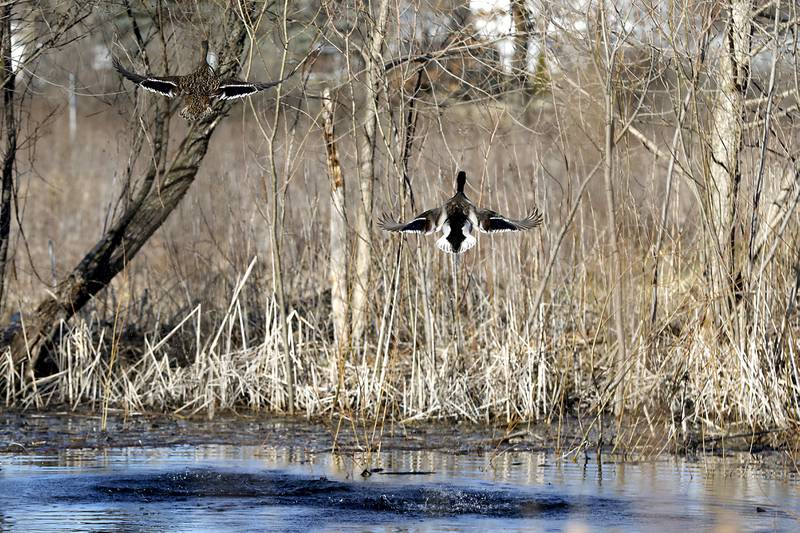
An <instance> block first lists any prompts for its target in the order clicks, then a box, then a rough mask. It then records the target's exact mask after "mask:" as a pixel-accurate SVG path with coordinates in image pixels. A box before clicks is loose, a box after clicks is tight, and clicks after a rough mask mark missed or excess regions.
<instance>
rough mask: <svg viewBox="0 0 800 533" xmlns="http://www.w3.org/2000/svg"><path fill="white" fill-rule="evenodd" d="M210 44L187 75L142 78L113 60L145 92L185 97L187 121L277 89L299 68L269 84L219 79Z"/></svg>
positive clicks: (115, 66)
mask: <svg viewBox="0 0 800 533" xmlns="http://www.w3.org/2000/svg"><path fill="white" fill-rule="evenodd" d="M207 56H208V41H203V42H202V43H201V57H200V61H199V65H198V66H197V68H196V69H195V70H194V71H193V72H191V73H190V74H187V75H185V76H152V75H150V74H148V75H145V76H142V75H140V74H137V73H135V72H131V71H129V70H126V69H124V68H123V67H122V65H120V63H119V60H118V59H117V58H116V57H115V58H114V59H113V63H114V68H115V69H116V70H117V72H119V73H120V74H122V75H123V76H124V77H125V78H127V79H129V80H130V81H132V82H133V83H135V84H136V85H138V86H140V87H141V88H142V89H146V90H148V91H151V92H154V93H158V94H161V95H163V96H166V97H169V98H174V97H176V96H182V97H183V102H184V106H183V107H182V108H181V110H180V115H181V116H182V117H183V118H184V119H186V120H198V119H201V118H204V117H206V116H208V115H209V114H210V113H211V105H212V104H213V103H214V102H216V101H217V100H233V99H235V98H244V97H245V96H250V95H251V94H254V93H257V92H259V91H263V90H264V89H269V88H270V87H274V86H275V85H278V84H279V83H282V82H284V81H286V79H287V78H289V77H290V76H292V74H294V73H295V72H296V70H297V69H295V70H293V71H292V72H290V73H289V75H288V76H286V77H285V78H283V79H280V80H277V81H271V82H267V83H261V82H250V81H242V80H237V79H227V78H226V79H223V78H220V77H219V76H218V75H217V73H216V71H215V70H214V68H213V67H212V66H211V65H209V64H208V61H207V59H206V57H207Z"/></svg>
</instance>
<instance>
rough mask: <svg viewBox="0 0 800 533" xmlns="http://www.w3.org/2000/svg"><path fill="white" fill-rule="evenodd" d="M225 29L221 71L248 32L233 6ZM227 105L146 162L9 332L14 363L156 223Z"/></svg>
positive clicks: (182, 188)
mask: <svg viewBox="0 0 800 533" xmlns="http://www.w3.org/2000/svg"><path fill="white" fill-rule="evenodd" d="M225 27H226V30H227V31H226V33H225V35H229V36H230V38H229V39H228V40H227V41H226V43H225V45H224V47H223V48H222V49H221V50H220V60H221V63H223V64H227V65H229V66H228V67H227V68H223V69H221V70H222V72H223V73H224V74H231V73H232V71H233V68H235V67H234V65H235V61H236V59H237V58H238V57H239V56H241V54H242V51H243V49H244V42H245V37H246V35H247V32H246V29H245V27H244V26H243V24H242V23H241V19H240V18H239V16H238V15H237V14H236V13H235V11H234V10H230V11H229V15H228V16H227V18H226V23H225ZM226 109H227V106H226V105H220V106H218V107H217V108H216V109H215V110H214V112H213V113H212V114H211V115H210V116H208V117H207V118H205V119H203V120H201V121H198V122H196V123H194V124H193V125H192V127H191V128H190V130H189V132H188V133H187V135H186V137H185V138H184V139H183V141H182V142H181V143H180V146H179V147H178V149H177V151H176V153H175V155H174V156H173V158H172V160H171V161H170V163H169V164H168V165H167V166H166V167H165V168H158V167H157V165H155V164H154V165H151V167H150V169H149V170H148V172H147V174H146V175H145V176H144V177H143V180H142V185H141V187H140V188H139V191H138V192H137V194H136V197H135V198H134V199H133V200H132V201H131V202H130V203H129V204H128V207H127V208H126V210H125V212H124V213H123V214H122V215H121V216H120V218H119V219H118V220H117V221H116V222H115V223H114V224H113V225H112V226H111V228H110V229H108V230H107V231H106V232H105V234H104V235H103V236H102V237H101V238H100V240H99V241H98V242H97V244H95V245H94V247H93V248H92V249H91V250H90V251H89V252H88V253H87V254H86V255H85V256H84V258H83V259H82V260H81V261H80V263H78V266H76V267H75V269H74V270H73V271H72V272H71V273H70V274H69V275H68V276H67V278H66V279H65V280H63V281H62V282H61V283H59V284H58V287H57V288H56V289H55V291H54V292H53V293H52V294H50V295H49V296H48V297H47V298H45V299H44V300H43V301H41V302H40V303H39V305H37V306H36V309H35V311H34V312H33V313H32V314H30V315H27V316H25V317H24V320H23V323H22V324H21V326H20V327H18V328H17V329H16V330H15V331H13V332H11V334H10V337H11V340H10V344H11V351H12V357H13V359H14V361H15V362H24V361H25V360H26V359H27V358H28V357H29V358H30V367H29V368H30V369H31V370H33V368H34V367H35V365H36V361H37V359H38V358H39V355H40V354H41V352H42V349H43V348H44V347H45V345H46V344H47V343H48V342H49V341H51V340H52V339H54V338H55V336H56V334H57V333H58V330H59V325H60V323H61V321H64V320H68V319H69V318H71V317H72V316H73V315H74V314H75V313H77V312H78V311H79V310H80V309H81V308H82V307H83V306H84V305H85V304H86V302H88V301H89V300H90V299H91V298H92V297H93V296H94V295H96V294H97V293H98V292H100V291H101V290H102V289H104V288H105V287H106V286H107V285H108V284H109V283H110V282H111V280H113V279H114V276H116V275H117V274H118V273H119V272H121V271H122V270H123V269H124V268H125V266H126V265H127V264H128V263H129V262H130V260H131V259H133V257H134V256H135V255H136V253H137V252H138V251H139V250H140V249H141V248H142V246H143V245H144V244H145V243H146V242H147V240H148V239H149V238H150V236H152V235H153V233H155V231H156V230H157V229H158V228H159V227H161V225H162V224H163V223H164V221H165V220H166V219H167V217H168V216H169V214H170V213H171V212H172V211H173V210H174V209H175V208H176V207H177V206H178V204H179V203H180V201H181V199H182V198H183V197H184V196H185V194H186V192H187V191H188V190H189V187H190V186H191V184H192V183H193V182H194V178H195V176H196V175H197V171H198V169H199V167H200V164H201V163H202V161H203V158H204V157H205V155H206V151H207V149H208V143H209V140H210V138H211V135H212V134H213V133H214V130H215V128H216V126H217V124H218V123H219V121H220V119H221V118H222V117H223V116H224V114H225V111H226ZM162 120H164V117H163V116H161V115H157V117H156V131H159V121H162ZM164 140H166V139H164ZM162 147H163V145H162V144H161V142H160V140H159V139H158V138H154V151H155V153H156V154H159V153H160V152H161V150H162ZM155 159H156V160H157V159H158V156H156V158H155ZM123 194H125V193H124V192H123Z"/></svg>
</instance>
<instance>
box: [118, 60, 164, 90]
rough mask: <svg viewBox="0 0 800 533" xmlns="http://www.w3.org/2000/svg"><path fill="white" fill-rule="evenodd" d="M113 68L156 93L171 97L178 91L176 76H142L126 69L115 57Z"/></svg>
mask: <svg viewBox="0 0 800 533" xmlns="http://www.w3.org/2000/svg"><path fill="white" fill-rule="evenodd" d="M113 63H114V68H115V69H116V71H117V72H119V73H120V74H122V76H124V77H125V78H127V79H129V80H130V81H132V82H133V83H135V84H136V85H138V86H140V87H141V88H142V89H147V90H148V91H151V92H154V93H158V94H160V95H163V96H168V97H170V98H172V97H173V96H177V95H178V93H179V92H180V90H179V87H178V78H177V77H175V76H142V75H140V74H137V73H135V72H131V71H130V70H126V69H125V68H123V66H122V65H120V64H119V60H118V59H117V58H116V57H115V58H114V60H113Z"/></svg>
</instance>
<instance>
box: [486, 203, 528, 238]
mask: <svg viewBox="0 0 800 533" xmlns="http://www.w3.org/2000/svg"><path fill="white" fill-rule="evenodd" d="M477 218H478V229H480V230H481V231H482V232H484V233H497V232H502V231H524V230H528V229H532V228H535V227H536V226H539V225H541V223H542V213H541V211H539V210H538V209H537V208H535V207H534V208H533V211H531V214H529V215H528V216H527V217H525V218H523V219H520V220H514V219H511V218H507V217H504V216H503V215H501V214H500V213H497V212H495V211H492V210H490V209H478V210H477Z"/></svg>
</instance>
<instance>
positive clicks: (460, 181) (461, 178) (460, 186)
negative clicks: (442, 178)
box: [456, 170, 467, 194]
mask: <svg viewBox="0 0 800 533" xmlns="http://www.w3.org/2000/svg"><path fill="white" fill-rule="evenodd" d="M466 184H467V173H466V172H464V171H463V170H459V171H458V176H456V192H460V193H461V194H464V185H466Z"/></svg>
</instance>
